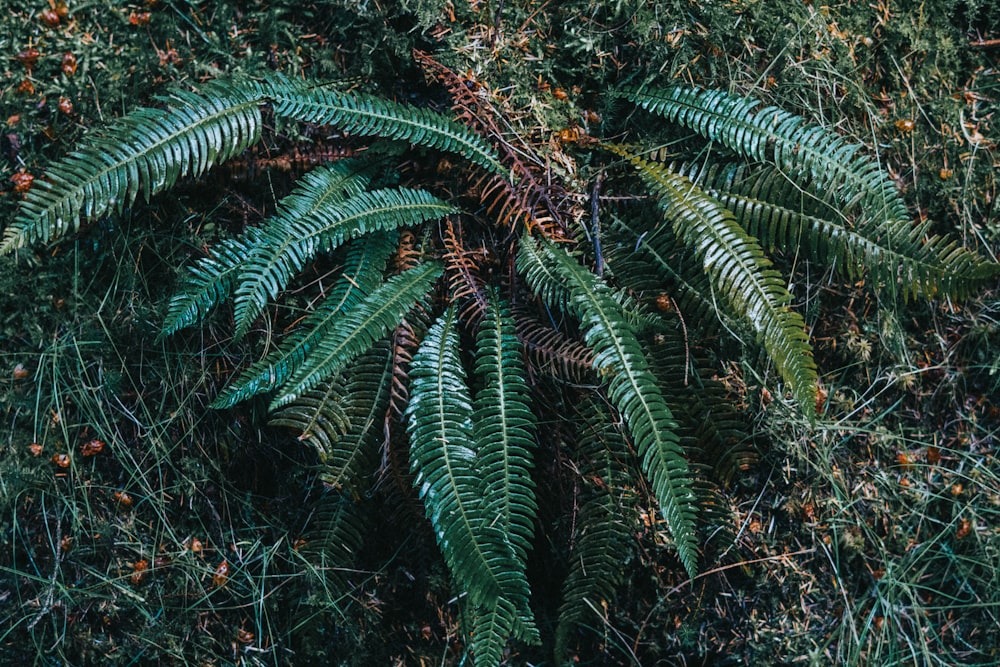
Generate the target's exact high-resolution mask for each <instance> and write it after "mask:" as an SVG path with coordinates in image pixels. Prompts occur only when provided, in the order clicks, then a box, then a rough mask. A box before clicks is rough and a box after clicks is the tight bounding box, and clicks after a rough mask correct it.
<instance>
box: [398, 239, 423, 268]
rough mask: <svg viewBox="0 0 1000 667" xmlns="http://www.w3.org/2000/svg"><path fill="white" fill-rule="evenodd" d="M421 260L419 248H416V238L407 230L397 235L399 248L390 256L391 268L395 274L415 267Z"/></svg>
mask: <svg viewBox="0 0 1000 667" xmlns="http://www.w3.org/2000/svg"><path fill="white" fill-rule="evenodd" d="M421 259H422V256H421V253H420V248H418V247H417V237H416V236H415V235H414V234H413V232H411V231H410V230H408V229H404V230H402V231H400V233H399V248H398V249H397V250H396V254H395V255H393V256H392V268H393V270H394V271H395V272H396V273H402V272H404V271H408V270H409V269H412V268H414V267H416V266H417V265H418V264H420V261H421Z"/></svg>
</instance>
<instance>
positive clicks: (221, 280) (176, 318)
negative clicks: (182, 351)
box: [160, 227, 264, 337]
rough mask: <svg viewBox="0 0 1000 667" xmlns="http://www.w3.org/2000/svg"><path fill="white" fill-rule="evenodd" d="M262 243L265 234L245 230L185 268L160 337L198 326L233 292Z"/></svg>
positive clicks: (171, 299) (253, 228) (258, 231)
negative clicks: (252, 255) (248, 259)
mask: <svg viewBox="0 0 1000 667" xmlns="http://www.w3.org/2000/svg"><path fill="white" fill-rule="evenodd" d="M263 239H264V232H263V231H262V230H261V229H260V228H259V227H247V229H246V230H245V231H244V232H243V234H242V235H240V236H238V237H236V238H232V239H226V240H224V241H221V242H219V243H218V244H216V245H215V247H214V248H212V251H211V254H210V255H208V256H207V257H202V258H201V259H199V260H198V261H197V262H195V263H194V264H193V265H192V266H190V267H188V270H187V275H186V276H184V278H183V279H182V286H181V289H180V291H178V292H176V293H175V294H174V295H173V296H172V297H171V298H170V304H169V305H168V306H167V314H166V315H165V316H164V318H163V325H162V327H161V329H160V336H161V337H162V336H169V335H170V334H173V333H176V332H177V331H180V330H181V329H183V328H184V327H189V326H191V325H192V324H196V323H198V322H201V321H202V320H204V319H205V317H206V316H207V315H208V313H209V312H210V311H211V310H212V309H213V308H215V307H216V306H217V305H219V304H220V303H222V302H223V301H225V300H226V298H228V297H229V295H230V293H231V292H232V291H233V286H234V284H235V282H236V276H237V275H238V274H239V272H240V268H241V267H242V265H243V262H245V261H246V259H247V257H249V256H250V253H251V252H253V249H254V248H255V247H257V245H258V244H260V243H262V242H263Z"/></svg>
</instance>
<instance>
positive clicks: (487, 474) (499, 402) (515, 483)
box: [472, 295, 537, 570]
mask: <svg viewBox="0 0 1000 667" xmlns="http://www.w3.org/2000/svg"><path fill="white" fill-rule="evenodd" d="M476 376H477V377H478V378H479V380H480V382H481V383H482V385H483V388H482V389H481V390H480V391H479V392H478V393H477V394H476V399H475V402H474V404H473V411H474V412H473V416H472V420H473V436H474V437H475V440H476V445H477V447H478V448H479V454H478V457H477V459H478V465H477V468H478V469H479V473H480V475H481V477H482V494H483V501H484V503H485V504H486V511H487V513H488V514H490V515H491V516H493V517H495V519H494V520H495V522H496V523H497V525H498V526H500V528H501V529H502V530H503V531H504V532H505V533H506V534H507V535H508V537H509V539H510V543H511V545H512V546H513V547H514V552H515V554H516V555H517V558H518V564H519V565H520V566H521V568H522V570H523V569H524V568H525V567H526V563H527V560H528V552H529V551H530V549H531V539H532V536H533V535H534V519H535V513H536V510H537V505H536V504H535V491H534V482H533V481H532V479H531V469H532V467H533V460H532V453H533V451H534V448H535V438H534V430H535V416H534V415H533V414H532V412H531V408H530V407H529V404H528V400H529V392H528V385H527V373H526V370H525V367H524V361H523V360H522V359H521V344H520V342H519V341H518V339H517V335H516V333H515V331H514V322H513V319H512V318H511V315H510V313H509V312H508V308H507V306H506V304H504V303H501V302H499V301H498V300H497V299H496V297H495V295H491V298H490V299H489V300H488V302H487V307H486V313H485V317H484V319H483V322H482V324H481V326H480V328H479V335H478V336H477V337H476Z"/></svg>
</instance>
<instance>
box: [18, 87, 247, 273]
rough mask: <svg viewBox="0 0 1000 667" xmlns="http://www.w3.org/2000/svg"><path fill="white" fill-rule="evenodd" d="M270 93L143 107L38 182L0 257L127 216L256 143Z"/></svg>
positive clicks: (217, 93)
mask: <svg viewBox="0 0 1000 667" xmlns="http://www.w3.org/2000/svg"><path fill="white" fill-rule="evenodd" d="M263 96H264V91H263V88H262V87H261V86H260V85H257V84H254V83H253V82H242V83H240V84H235V83H231V82H222V81H219V82H213V83H211V84H207V85H205V86H202V87H201V88H200V89H199V91H198V92H197V93H192V92H186V91H177V92H175V93H174V94H173V95H171V96H168V97H166V98H164V99H163V101H164V102H165V104H166V107H165V108H162V109H138V110H136V111H133V112H131V113H129V114H128V115H126V116H124V117H122V118H121V119H119V120H118V121H117V122H115V123H113V124H112V125H111V126H110V127H109V128H108V129H107V130H105V131H104V132H102V133H99V134H98V133H95V134H94V135H91V136H89V137H87V139H86V140H85V142H84V145H83V146H82V147H81V148H80V149H79V150H77V151H75V152H73V153H71V154H70V155H68V156H67V157H65V158H63V159H62V160H60V161H59V162H57V163H56V164H54V165H52V166H51V167H50V168H49V170H48V171H47V172H46V175H45V178H44V179H40V180H38V181H36V182H35V184H34V186H33V187H32V188H31V189H30V190H29V191H28V193H27V196H26V197H25V199H24V201H23V202H22V204H21V207H20V209H19V211H18V214H17V217H16V218H15V219H14V221H13V222H12V223H11V225H10V226H9V227H8V228H7V230H6V231H5V232H4V238H3V242H2V244H0V254H4V253H9V252H11V251H13V250H15V249H17V248H21V247H23V246H25V245H27V244H29V243H39V242H40V243H46V242H48V241H50V240H52V239H55V238H57V237H58V236H61V235H63V234H67V233H69V232H72V231H76V230H77V229H79V227H80V221H81V218H82V219H84V220H87V221H90V220H94V219H96V218H98V217H100V216H101V215H103V214H105V213H106V212H109V211H121V210H122V209H124V208H125V207H127V206H130V205H131V204H132V202H133V201H135V198H136V197H137V196H138V195H139V193H142V195H143V197H144V198H145V199H146V200H149V198H150V196H151V195H153V194H156V193H158V192H162V191H164V190H166V189H167V188H169V187H171V186H172V185H173V184H174V183H176V182H177V179H179V178H181V177H184V176H199V175H201V174H203V173H205V172H206V171H207V170H208V169H209V168H210V167H211V166H212V165H214V164H218V163H219V162H223V161H225V160H228V159H229V158H231V157H232V156H234V155H237V154H238V153H240V152H241V151H243V150H244V149H245V148H246V147H247V146H249V145H250V144H252V143H254V142H256V141H257V139H258V137H259V136H260V131H261V122H262V120H261V113H260V104H261V102H262V101H263Z"/></svg>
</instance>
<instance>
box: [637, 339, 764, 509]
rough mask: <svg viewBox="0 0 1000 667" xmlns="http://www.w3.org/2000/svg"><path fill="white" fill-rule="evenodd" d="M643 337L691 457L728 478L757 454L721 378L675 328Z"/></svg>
mask: <svg viewBox="0 0 1000 667" xmlns="http://www.w3.org/2000/svg"><path fill="white" fill-rule="evenodd" d="M642 343H643V351H644V352H645V353H646V359H647V360H648V361H649V365H650V368H651V369H652V371H653V373H654V375H656V377H657V378H658V379H659V381H660V387H661V389H662V391H663V396H664V398H665V400H666V401H667V406H668V407H669V408H670V411H671V412H672V413H673V415H674V418H675V419H676V420H677V425H678V436H679V437H680V441H681V445H682V446H683V447H684V450H685V451H686V452H687V453H688V458H689V460H691V461H693V462H701V463H704V464H705V465H707V466H709V467H710V469H711V472H712V476H713V478H714V479H718V480H720V481H721V482H723V483H725V484H728V483H730V482H731V481H732V480H733V478H734V477H735V476H736V475H737V474H738V473H739V472H741V471H743V470H746V469H747V467H749V466H750V465H751V464H752V463H754V462H755V461H756V460H757V454H756V451H755V450H754V448H753V441H752V439H751V437H750V435H749V431H748V425H747V424H746V423H745V421H744V420H743V419H741V418H740V415H739V413H738V412H737V411H736V409H735V408H734V407H733V403H732V401H731V400H729V398H728V396H726V390H725V388H724V387H723V386H722V383H721V382H719V381H718V380H715V379H713V377H712V376H713V373H712V371H713V369H712V368H711V367H710V366H709V365H708V364H707V363H706V362H705V361H704V360H703V359H701V358H700V356H699V351H698V349H697V348H696V347H694V343H693V341H688V340H686V339H685V337H684V336H683V335H682V333H681V332H679V331H677V330H676V329H664V330H662V331H660V332H659V333H658V335H657V336H656V337H655V339H654V338H653V337H652V336H647V337H644V339H643V340H642ZM699 506H700V505H699Z"/></svg>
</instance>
